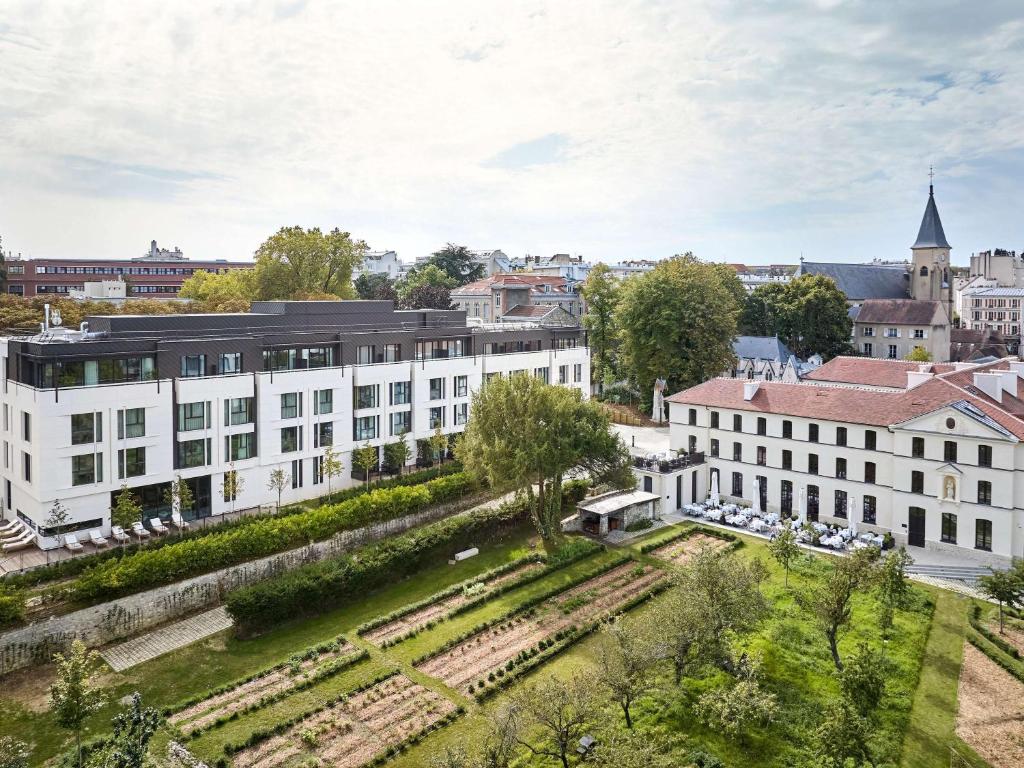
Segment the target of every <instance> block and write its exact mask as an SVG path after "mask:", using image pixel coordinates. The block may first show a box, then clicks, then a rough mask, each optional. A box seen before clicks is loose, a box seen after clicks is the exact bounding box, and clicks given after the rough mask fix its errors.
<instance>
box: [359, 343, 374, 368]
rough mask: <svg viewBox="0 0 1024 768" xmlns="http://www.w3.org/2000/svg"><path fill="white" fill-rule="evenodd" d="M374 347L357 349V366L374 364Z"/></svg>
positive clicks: (368, 345)
mask: <svg viewBox="0 0 1024 768" xmlns="http://www.w3.org/2000/svg"><path fill="white" fill-rule="evenodd" d="M373 357H374V354H373V345H372V344H367V345H365V346H361V347H358V348H357V349H356V364H358V365H369V364H370V363H372V362H373Z"/></svg>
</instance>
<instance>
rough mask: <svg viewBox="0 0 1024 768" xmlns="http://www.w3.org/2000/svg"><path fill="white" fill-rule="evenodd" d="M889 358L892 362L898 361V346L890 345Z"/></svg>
mask: <svg viewBox="0 0 1024 768" xmlns="http://www.w3.org/2000/svg"><path fill="white" fill-rule="evenodd" d="M888 358H889V359H890V360H895V359H896V345H895V344H890V345H889V354H888Z"/></svg>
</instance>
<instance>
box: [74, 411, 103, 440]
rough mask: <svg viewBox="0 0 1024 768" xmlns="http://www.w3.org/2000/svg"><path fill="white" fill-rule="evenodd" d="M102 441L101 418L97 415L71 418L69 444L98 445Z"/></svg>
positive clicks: (91, 414) (84, 414)
mask: <svg viewBox="0 0 1024 768" xmlns="http://www.w3.org/2000/svg"><path fill="white" fill-rule="evenodd" d="M102 439H103V417H102V416H101V415H100V414H98V413H76V414H73V415H72V416H71V444H72V445H82V444H83V443H98V442H99V441H100V440H102Z"/></svg>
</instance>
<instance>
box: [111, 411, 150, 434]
mask: <svg viewBox="0 0 1024 768" xmlns="http://www.w3.org/2000/svg"><path fill="white" fill-rule="evenodd" d="M145 435H146V409H145V408H124V409H123V410H120V411H118V412H117V439H118V440H125V439H129V440H130V439H132V438H136V437H145Z"/></svg>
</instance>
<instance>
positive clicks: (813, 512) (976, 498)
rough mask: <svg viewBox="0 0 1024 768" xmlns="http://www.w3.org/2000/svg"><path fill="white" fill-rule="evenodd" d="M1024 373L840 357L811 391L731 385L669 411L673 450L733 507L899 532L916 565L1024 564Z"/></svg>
mask: <svg viewBox="0 0 1024 768" xmlns="http://www.w3.org/2000/svg"><path fill="white" fill-rule="evenodd" d="M1022 377H1024V363H1022V362H1020V361H1019V360H1018V359H1017V358H1014V357H1011V358H1006V359H1003V360H999V361H997V362H995V363H990V364H985V365H971V364H945V365H933V364H917V363H910V362H906V361H887V360H871V359H864V358H853V357H850V358H847V357H840V358H835V359H833V360H831V361H830V362H828V363H826V364H825V365H824V366H822V367H821V368H819V369H818V370H817V371H815V372H814V373H813V374H811V375H810V377H808V379H805V380H804V381H802V382H799V383H786V382H756V381H754V382H750V381H743V380H737V379H726V378H719V379H713V380H710V381H707V382H704V383H703V384H699V385H697V386H695V387H692V388H690V389H687V390H684V391H682V392H679V393H677V394H675V395H672V396H671V397H670V398H668V401H669V403H670V411H669V418H670V439H671V446H672V448H673V449H681V450H686V451H689V452H691V453H693V452H702V453H703V454H704V456H705V457H706V467H707V469H706V472H707V477H706V478H704V480H703V481H702V483H701V485H702V486H703V487H704V488H708V487H710V482H711V480H710V478H711V475H713V474H717V475H718V480H719V488H720V489H721V492H722V493H723V494H724V495H725V496H726V497H728V498H732V499H735V500H745V501H747V502H748V503H749V502H751V501H752V500H753V498H754V494H755V493H757V494H759V496H760V502H761V506H762V508H764V509H769V510H772V511H780V512H784V513H794V512H796V511H797V508H798V507H797V505H798V503H799V499H800V497H801V496H800V495H801V493H803V494H806V500H807V501H806V504H807V514H808V518H809V519H811V520H820V521H822V522H825V523H830V524H839V525H843V526H846V525H849V523H850V520H849V517H848V515H849V509H850V503H851V501H852V502H853V507H854V509H855V510H856V516H857V517H856V523H857V526H858V528H859V529H860V530H869V531H875V532H879V533H882V532H886V531H888V532H890V533H891V534H892V535H893V537H894V538H895V540H896V542H897V543H898V544H901V545H907V546H908V547H909V548H910V549H911V552H912V553H913V551H914V550H915V549H918V548H926V549H930V550H938V551H944V552H947V553H954V554H955V555H956V556H958V557H962V558H963V559H964V560H965V561H981V562H988V563H1007V562H1009V560H1010V558H1012V557H1021V556H1024V480H1021V473H1020V470H1021V469H1022V468H1024V447H1022V445H1021V439H1022V438H1024V385H1022V384H1021V378H1022Z"/></svg>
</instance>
